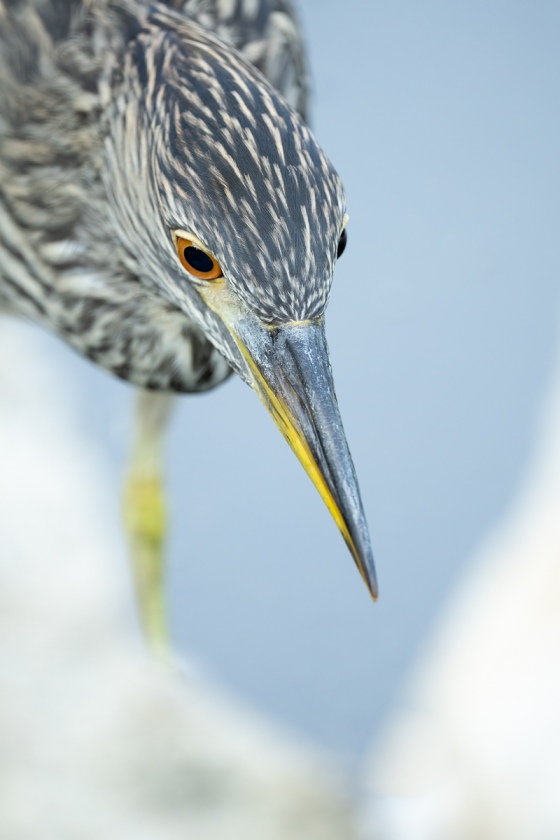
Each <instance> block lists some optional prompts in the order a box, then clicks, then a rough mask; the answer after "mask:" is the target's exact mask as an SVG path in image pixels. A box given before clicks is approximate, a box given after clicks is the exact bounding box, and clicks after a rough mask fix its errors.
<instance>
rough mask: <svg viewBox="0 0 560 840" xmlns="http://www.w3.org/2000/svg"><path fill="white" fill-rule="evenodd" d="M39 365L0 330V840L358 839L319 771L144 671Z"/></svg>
mask: <svg viewBox="0 0 560 840" xmlns="http://www.w3.org/2000/svg"><path fill="white" fill-rule="evenodd" d="M40 347H41V342H40V339H39V338H38V336H37V335H36V333H34V332H33V331H32V330H31V329H29V328H27V327H24V326H23V325H21V324H18V323H15V322H12V321H10V320H8V319H6V318H0V837H2V838H6V840H38V838H40V840H90V838H91V840H94V839H95V840H99V838H103V840H113V838H114V839H115V840H117V839H118V840H156V838H157V840H175V838H177V840H178V838H181V839H182V840H185V838H188V840H222V838H223V840H238V839H239V840H253V838H254V840H281V838H282V840H283V838H293V840H298V838H301V840H304V838H305V840H335V838H336V840H340V839H341V838H349V837H351V836H353V832H352V831H351V828H350V820H349V812H348V808H347V806H346V804H345V802H344V797H343V795H342V794H341V793H340V792H339V791H338V789H337V786H336V784H335V783H334V782H333V780H332V779H330V777H329V776H328V774H327V773H326V772H325V771H324V770H323V768H322V767H321V766H320V763H319V762H318V761H317V760H316V759H314V758H312V757H310V756H309V755H308V754H307V753H306V752H304V751H303V750H302V749H299V748H298V747H296V746H295V745H293V744H292V743H290V742H287V741H286V740H284V739H283V738H281V736H280V735H279V734H276V733H275V732H273V731H272V730H271V728H270V727H269V726H267V725H265V724H264V723H262V722H260V721H259V720H257V719H255V718H254V717H253V716H252V715H251V714H249V713H248V712H244V711H242V710H240V709H239V708H238V707H236V706H234V705H233V704H232V703H231V702H230V701H228V700H227V699H226V698H224V697H221V696H219V695H218V693H217V692H216V691H214V690H211V689H210V688H208V686H206V685H205V684H203V683H202V682H201V681H200V679H196V678H195V677H194V676H192V675H190V674H189V676H185V675H180V674H179V673H178V672H177V671H173V670H172V669H171V668H170V669H166V668H164V667H163V666H161V667H160V666H157V665H156V664H154V663H153V662H150V661H149V659H148V658H147V656H146V655H145V653H144V649H143V646H142V644H141V642H140V640H139V639H138V636H137V633H136V630H135V626H134V620H133V617H132V616H133V613H132V610H131V604H130V596H129V594H128V592H129V586H128V582H127V576H126V570H125V560H124V554H123V546H122V544H121V540H120V536H119V532H118V528H117V523H116V517H115V512H114V510H113V509H112V508H111V501H112V500H113V499H114V498H115V494H114V492H113V490H112V489H111V488H110V485H109V482H108V481H107V477H106V476H105V475H104V471H103V467H102V465H101V464H100V458H99V455H98V453H96V450H95V446H94V445H93V444H92V443H91V442H90V441H86V440H84V439H83V438H81V437H80V435H79V433H78V431H77V427H76V423H75V422H74V421H73V418H72V412H71V410H70V408H69V401H68V399H67V396H66V395H65V393H64V388H63V385H62V383H61V382H60V381H58V379H57V374H56V371H54V370H52V368H51V367H50V366H49V363H48V360H47V359H44V358H41V353H40ZM108 523H112V527H113V532H111V526H110V525H108Z"/></svg>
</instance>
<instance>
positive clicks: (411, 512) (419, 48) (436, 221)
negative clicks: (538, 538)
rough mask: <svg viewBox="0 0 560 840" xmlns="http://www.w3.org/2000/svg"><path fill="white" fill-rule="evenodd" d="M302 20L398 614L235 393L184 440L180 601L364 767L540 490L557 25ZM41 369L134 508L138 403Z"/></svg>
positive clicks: (176, 524) (292, 713)
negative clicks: (61, 384) (332, 168)
mask: <svg viewBox="0 0 560 840" xmlns="http://www.w3.org/2000/svg"><path fill="white" fill-rule="evenodd" d="M300 8H301V14H302V19H303V24H304V27H305V32H306V36H307V41H308V44H309V51H310V59H311V65H312V72H313V79H314V100H313V126H314V128H315V131H316V133H317V135H318V137H319V139H320V141H321V142H322V144H323V145H324V147H325V148H326V150H327V152H328V153H329V155H330V156H331V158H332V160H333V161H334V163H335V165H336V166H337V168H338V170H339V172H340V173H341V175H342V177H343V180H344V182H345V184H346V187H347V192H348V198H349V211H350V217H351V218H350V224H349V228H348V231H349V245H348V249H347V252H346V253H345V255H344V258H343V259H342V260H341V261H340V263H339V265H338V267H337V271H336V278H335V285H334V289H333V294H332V298H331V304H330V308H329V311H328V321H327V330H328V334H329V338H330V345H331V353H332V362H333V368H334V374H335V379H336V383H337V392H338V396H339V401H340V404H341V408H342V413H343V417H344V420H345V425H346V431H347V434H348V438H349V441H350V446H351V449H352V452H353V455H354V460H355V463H356V467H357V470H358V474H359V477H360V483H361V487H362V492H363V497H364V502H365V506H366V511H367V513H368V516H369V522H370V528H371V532H372V539H373V543H374V547H375V552H376V557H377V564H378V572H379V578H380V587H381V598H380V601H379V603H378V604H377V605H373V604H372V603H371V602H370V601H369V599H368V596H367V593H366V590H365V588H364V586H363V584H362V582H361V580H360V577H359V575H358V574H357V572H356V570H355V568H354V566H353V563H352V561H351V559H350V556H349V555H348V553H347V551H346V549H345V546H344V544H343V541H342V539H341V538H340V536H339V535H338V533H337V531H336V528H335V526H334V525H333V523H332V522H331V521H330V519H329V516H328V514H327V512H326V510H325V509H324V508H323V505H322V503H321V501H320V499H319V497H318V495H317V494H316V492H315V490H314V489H313V487H312V486H311V484H310V482H309V480H308V479H307V478H306V476H305V475H304V473H303V471H302V469H301V467H300V466H299V465H298V464H297V462H296V460H295V458H294V457H293V455H292V454H291V453H290V451H289V450H288V448H287V446H286V444H285V443H284V441H283V440H282V438H281V436H280V435H279V434H278V432H277V431H276V429H275V428H274V426H273V423H272V422H271V420H270V419H269V417H268V416H267V415H266V413H265V411H264V410H263V408H262V407H261V406H260V404H259V402H258V400H257V399H256V397H255V396H254V395H253V394H252V393H251V392H250V391H249V389H248V388H247V387H246V386H245V385H243V384H242V383H241V382H238V381H230V382H229V383H227V384H226V385H225V386H224V387H223V388H221V389H220V390H219V391H217V392H215V393H213V394H210V395H208V396H203V397H194V398H184V399H182V400H181V401H180V405H179V407H178V410H177V411H176V414H175V417H174V420H173V425H172V431H171V435H170V438H169V441H168V448H167V453H168V463H169V479H170V493H171V507H172V532H171V537H170V546H169V549H170V574H169V598H170V603H171V612H172V625H173V635H174V638H175V641H176V644H177V646H178V647H179V648H180V649H181V650H184V651H189V652H192V653H193V654H194V656H195V657H197V658H198V659H200V660H201V661H202V662H203V663H204V665H205V667H207V668H208V669H209V670H210V672H211V673H213V674H214V675H216V676H217V678H218V679H219V680H220V681H221V682H222V683H224V684H225V685H226V686H228V687H229V688H230V689H232V690H233V691H234V692H236V693H237V694H238V695H240V696H242V697H243V698H245V699H248V700H249V701H250V702H251V703H252V704H253V705H254V706H256V707H258V708H260V709H262V710H264V711H266V712H267V713H269V714H272V715H274V716H276V717H278V718H280V719H281V720H282V721H284V722H285V723H286V724H287V725H288V726H290V727H292V728H293V729H295V730H297V731H300V732H303V733H305V734H306V736H307V737H308V738H310V739H313V740H315V741H316V742H318V743H321V744H323V745H325V746H327V747H328V748H330V749H333V750H335V751H337V752H339V753H341V754H343V755H345V756H347V757H349V758H351V759H352V758H356V757H359V756H360V755H361V753H362V752H363V750H364V749H365V747H366V746H367V745H368V743H369V741H370V739H371V737H372V736H373V735H374V733H375V731H376V728H377V727H378V726H379V724H380V723H381V721H382V720H383V716H384V715H385V714H387V712H388V711H389V709H390V707H391V703H392V701H393V700H394V698H395V696H396V692H397V691H398V686H399V681H400V680H401V679H402V678H403V676H404V674H405V673H406V669H407V666H409V665H410V664H411V662H412V661H413V658H414V655H415V653H416V652H417V651H418V649H419V647H420V646H421V644H422V640H423V637H424V636H425V634H426V632H427V631H428V629H429V627H430V625H431V623H432V621H433V620H434V619H435V617H436V616H437V614H438V610H439V609H440V608H441V606H442V604H443V602H444V599H445V596H446V593H448V592H449V590H450V588H451V587H452V585H453V584H454V582H455V581H456V580H457V578H458V576H459V574H460V572H461V569H462V568H463V567H464V564H465V563H466V562H467V561H468V559H469V556H470V555H471V553H472V551H473V549H474V548H475V547H476V546H477V545H478V544H479V543H480V542H481V540H482V539H483V538H484V536H485V535H486V534H487V533H488V532H489V529H491V527H492V525H493V523H494V522H495V521H496V520H497V519H498V518H499V517H500V515H501V514H502V513H503V512H504V511H505V510H506V509H507V506H508V504H509V502H510V501H511V500H512V498H513V495H514V493H515V488H516V486H517V484H518V482H519V481H520V479H521V477H522V475H523V468H524V463H525V459H526V456H527V454H528V451H529V448H530V445H531V442H532V438H533V432H534V428H535V421H536V418H537V416H538V407H539V402H540V400H541V397H542V394H543V392H544V390H545V387H546V382H547V377H548V375H549V372H550V369H551V364H552V360H553V347H554V340H555V328H556V320H557V319H556V315H557V310H558V285H559V284H558V279H559V275H560V271H559V269H560V265H559V263H560V255H559V248H558V223H559V215H560V214H559V210H560V183H559V181H560V177H559V167H558V150H559V149H560V109H559V107H558V91H559V90H560V51H559V50H558V43H559V42H560V5H559V4H558V3H557V2H555V0H549V2H543V0H536V1H534V2H514V0H492V2H488V0H468V2H467V1H466V0H464V1H463V2H461V0H453V2H449V0H439V2H436V1H435V0H424V1H423V2H412V0H410V2H403V0H390V1H389V0H385V1H384V2H366V0H361V1H360V0H345V2H344V3H341V2H340V0H336V2H335V0H301V2H300ZM45 348H46V351H47V350H48V352H52V353H54V354H56V355H57V357H59V360H60V364H61V365H64V366H65V367H66V369H67V372H68V377H69V379H70V380H71V382H72V383H73V385H74V387H75V390H76V394H77V397H79V398H81V399H82V405H83V408H82V412H81V414H82V420H83V424H84V427H85V428H86V429H87V431H88V432H89V433H91V434H93V435H94V436H95V437H96V438H97V439H99V440H100V441H101V442H102V443H103V446H104V447H105V449H106V451H107V454H108V456H109V457H110V459H111V463H112V465H113V468H114V477H115V510H117V506H118V482H119V480H120V473H121V469H122V465H123V461H124V458H125V453H126V444H127V433H128V432H127V428H128V426H127V424H128V421H129V415H130V394H131V390H130V388H129V387H128V386H126V385H124V384H121V383H119V382H116V381H113V380H112V379H110V378H109V377H108V376H107V375H106V374H104V373H102V372H100V371H97V370H95V369H94V368H93V367H92V366H91V365H89V364H88V363H86V362H83V361H81V360H79V359H78V358H77V357H75V356H74V355H73V354H72V353H71V352H70V351H67V350H66V349H64V348H62V347H61V346H60V345H59V344H58V343H57V342H56V340H55V339H51V338H45ZM473 609H476V604H473ZM520 620H522V617H520Z"/></svg>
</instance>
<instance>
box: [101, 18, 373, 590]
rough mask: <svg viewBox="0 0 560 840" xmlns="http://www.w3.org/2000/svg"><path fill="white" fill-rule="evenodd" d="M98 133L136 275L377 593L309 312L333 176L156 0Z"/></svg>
mask: <svg viewBox="0 0 560 840" xmlns="http://www.w3.org/2000/svg"><path fill="white" fill-rule="evenodd" d="M124 77H125V82H126V83H125V84H123V86H122V90H121V91H120V94H119V96H118V97H117V98H116V99H115V102H114V105H113V114H112V129H111V134H110V137H109V139H108V142H107V160H108V186H109V189H110V193H111V196H112V203H113V206H114V214H115V224H117V225H118V226H119V227H120V229H121V230H122V238H123V241H124V242H125V243H126V246H127V249H128V252H129V254H130V258H131V259H137V261H138V265H137V267H136V270H137V272H138V274H139V276H140V277H141V278H142V280H143V281H144V282H145V283H146V284H147V285H149V286H150V287H151V288H152V289H153V290H154V293H155V294H158V295H163V296H164V297H165V298H166V299H167V300H168V301H169V300H170V301H172V302H173V304H174V305H175V306H177V307H178V308H180V309H182V310H183V311H184V312H185V313H186V315H188V317H189V318H191V319H192V320H194V321H195V323H196V324H197V325H198V327H199V328H200V329H201V330H202V331H203V333H204V334H205V335H206V336H207V338H208V339H209V340H210V341H211V342H212V343H213V344H214V345H215V346H216V347H217V348H218V349H219V350H220V351H221V352H222V353H223V354H224V355H225V356H226V358H227V359H228V361H229V363H230V364H231V366H232V367H233V368H234V370H235V371H236V372H237V373H238V374H239V375H240V376H241V377H242V378H243V379H245V380H246V381H247V382H248V383H249V384H250V385H251V386H252V388H253V389H254V390H255V391H256V392H257V394H258V395H259V397H260V399H261V400H262V402H263V403H264V405H265V406H266V407H267V408H268V410H269V411H270V413H271V414H272V416H273V418H274V420H275V422H276V423H277V425H278V426H279V428H280V430H281V432H282V434H283V435H284V437H285V438H286V440H287V441H288V443H289V444H290V446H291V447H292V449H293V450H294V452H295V454H296V455H297V457H298V458H299V460H300V461H301V463H302V464H303V466H304V468H305V469H306V471H307V472H308V474H309V476H310V477H311V479H312V481H313V483H314V484H315V486H316V488H317V489H318V491H319V493H320V494H321V496H322V498H323V500H324V501H325V503H326V505H327V507H328V509H329V510H330V512H331V514H332V516H333V517H334V519H335V521H336V524H337V525H338V527H339V529H340V531H341V532H342V535H343V536H344V539H345V540H346V542H347V544H348V546H349V548H350V551H351V553H352V555H353V557H354V560H355V562H356V564H357V566H358V568H359V570H360V572H361V574H362V576H363V578H364V580H365V582H366V584H367V586H368V588H369V590H370V592H371V593H372V595H373V596H374V597H376V594H377V585H376V581H375V571H374V565H373V557H372V552H371V546H370V541H369V535H368V530H367V525H366V521H365V517H364V513H363V509H362V503H361V500H360V494H359V489H358V484H357V479H356V475H355V471H354V466H353V464H352V459H351V456H350V452H349V449H348V445H347V443H346V438H345V435H344V430H343V427H342V422H341V418H340V414H339V410H338V405H337V400H336V396H335V392H334V386H333V380H332V375H331V368H330V362H329V355H328V348H327V344H326V340H325V333H324V323H323V317H324V312H325V308H326V305H327V301H328V297H329V292H330V286H331V282H332V276H333V271H334V267H335V263H336V260H337V258H338V256H340V254H341V253H342V250H343V249H344V246H345V243H346V229H345V227H346V221H347V216H346V201H345V195H344V190H343V187H342V184H341V181H340V178H339V177H338V175H337V173H336V171H335V170H334V168H333V166H332V164H331V163H330V162H329V160H328V159H327V157H326V155H325V154H324V152H323V151H322V149H321V148H320V147H319V145H318V144H317V142H316V140H315V139H314V137H313V135H312V134H311V132H310V131H309V129H308V128H307V126H306V125H305V124H304V123H303V121H302V120H301V118H300V117H299V115H298V114H297V113H296V112H295V111H294V110H293V109H292V108H291V107H290V106H289V105H288V103H287V102H286V101H285V100H284V99H283V98H282V97H281V96H280V95H279V94H278V93H277V92H276V91H275V90H274V88H273V87H272V86H271V85H270V84H268V82H267V81H266V80H265V79H264V78H263V77H262V76H261V75H260V73H259V72H258V71H257V70H256V69H255V68H253V67H252V66H251V65H250V64H249V63H248V62H246V61H245V60H244V59H243V58H242V57H241V56H240V55H239V53H237V52H236V51H234V50H233V49H231V48H229V47H228V46H227V45H226V44H224V43H223V42H221V41H220V40H219V39H217V38H216V37H214V36H213V35H211V34H209V33H207V32H205V31H204V30H202V29H200V28H199V27H197V26H196V25H193V24H192V23H190V22H188V21H185V20H184V18H182V17H180V16H178V15H175V14H174V13H173V12H170V11H169V10H167V9H162V8H161V7H160V8H159V9H158V8H157V7H155V9H154V10H153V11H152V12H151V14H150V16H149V17H148V18H147V20H146V21H145V23H144V26H143V28H142V29H141V30H140V32H138V33H137V34H136V35H135V37H134V39H133V40H132V41H131V43H130V46H129V51H128V55H127V59H126V64H125V74H124Z"/></svg>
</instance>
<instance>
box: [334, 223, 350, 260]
mask: <svg viewBox="0 0 560 840" xmlns="http://www.w3.org/2000/svg"><path fill="white" fill-rule="evenodd" d="M347 242H348V234H347V233H346V228H344V230H343V231H342V233H341V234H340V239H339V240H338V250H337V252H336V258H337V259H338V258H339V257H341V256H342V254H343V253H344V249H345V248H346V243H347Z"/></svg>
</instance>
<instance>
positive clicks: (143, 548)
mask: <svg viewBox="0 0 560 840" xmlns="http://www.w3.org/2000/svg"><path fill="white" fill-rule="evenodd" d="M172 401H173V397H172V396H170V395H169V394H159V393H155V392H153V391H141V392H140V393H139V395H138V397H137V403H136V417H135V429H134V441H133V448H132V455H131V459H130V463H129V467H128V470H127V475H126V480H125V488H124V511H123V515H124V525H125V530H126V533H127V537H128V543H129V548H130V555H131V563H132V570H133V575H134V580H135V584H136V595H137V599H138V608H139V611H140V619H141V622H142V625H143V627H144V631H145V633H146V637H147V639H148V642H149V643H150V645H151V646H152V648H153V649H154V650H155V651H156V652H157V653H159V654H163V653H165V652H166V650H167V648H168V636H167V619H166V611H165V596H164V585H163V571H164V558H163V545H164V540H165V527H166V506H165V493H164V487H163V479H162V461H163V439H164V432H165V429H166V427H167V421H168V419H169V414H170V410H171V405H172Z"/></svg>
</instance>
